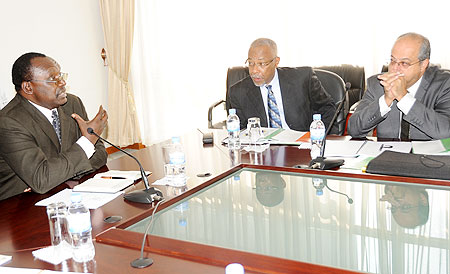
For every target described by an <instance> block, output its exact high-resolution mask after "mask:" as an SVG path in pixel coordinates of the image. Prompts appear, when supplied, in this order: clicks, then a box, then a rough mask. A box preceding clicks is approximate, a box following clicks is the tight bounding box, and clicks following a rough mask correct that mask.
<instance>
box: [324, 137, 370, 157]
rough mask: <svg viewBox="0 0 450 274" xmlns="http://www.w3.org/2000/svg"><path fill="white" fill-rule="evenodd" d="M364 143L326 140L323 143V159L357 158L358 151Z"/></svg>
mask: <svg viewBox="0 0 450 274" xmlns="http://www.w3.org/2000/svg"><path fill="white" fill-rule="evenodd" d="M365 143H366V141H339V140H327V141H326V143H325V153H324V156H325V157H343V158H345V157H349V158H351V157H358V155H359V151H360V149H361V147H362V146H364V144H365Z"/></svg>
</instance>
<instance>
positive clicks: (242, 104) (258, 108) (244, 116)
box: [227, 38, 336, 131]
mask: <svg viewBox="0 0 450 274" xmlns="http://www.w3.org/2000/svg"><path fill="white" fill-rule="evenodd" d="M279 62H280V57H278V56H277V45H276V44H275V42H274V41H272V40H270V39H267V38H260V39H257V40H255V41H254V42H253V43H252V44H251V45H250V49H249V51H248V59H247V61H246V63H247V64H248V69H249V74H250V76H248V77H246V78H244V79H242V80H241V81H239V82H237V83H236V84H234V85H233V86H231V87H230V90H229V93H228V96H229V97H228V98H227V100H228V101H229V102H230V106H231V108H235V109H236V113H237V115H238V116H239V119H240V122H241V128H245V127H247V120H248V118H251V117H259V118H260V120H261V126H263V127H282V128H289V129H293V130H299V131H309V126H310V124H311V122H312V117H313V114H314V113H320V114H322V121H324V123H325V125H328V124H329V122H330V121H331V118H332V117H333V114H334V111H335V109H336V107H335V105H334V101H333V99H332V98H331V96H330V95H329V94H328V93H327V92H326V91H325V90H324V88H323V87H322V85H321V83H320V81H319V79H318V78H317V76H316V75H315V73H314V71H313V70H312V68H310V67H301V68H277V67H278V63H279Z"/></svg>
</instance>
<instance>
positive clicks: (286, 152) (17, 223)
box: [0, 130, 449, 273]
mask: <svg viewBox="0 0 450 274" xmlns="http://www.w3.org/2000/svg"><path fill="white" fill-rule="evenodd" d="M223 138H225V132H222V131H217V130H216V131H214V144H213V145H203V144H202V134H201V132H200V131H198V130H196V131H193V132H191V133H190V134H186V135H183V136H182V137H181V142H182V144H183V147H184V150H185V153H186V168H187V175H188V178H189V179H188V183H187V187H186V188H187V189H191V190H192V189H195V188H196V187H198V186H199V185H202V184H204V183H209V182H211V181H212V180H213V178H215V177H220V176H224V174H229V173H230V169H232V167H235V166H237V165H239V164H240V163H243V164H246V165H250V166H251V165H257V166H262V167H263V168H267V169H274V168H275V169H278V170H287V171H292V170H294V169H293V168H292V167H293V166H297V165H308V164H309V161H310V156H309V150H302V149H298V148H297V147H296V146H271V147H270V148H269V149H268V150H266V151H264V152H262V153H255V152H246V151H231V152H230V151H229V150H228V148H227V147H225V146H223V145H222V144H221V141H222V140H223ZM341 138H342V137H341ZM167 144H168V142H162V143H160V144H156V145H152V146H150V147H147V148H145V149H141V150H139V151H136V152H134V153H133V155H134V156H135V157H136V158H138V159H139V160H140V161H141V163H142V165H143V166H144V168H145V169H146V170H150V171H152V172H153V174H152V176H150V177H149V182H150V183H154V182H156V181H157V180H159V179H161V178H163V176H164V172H163V170H164V147H165V146H166V145H167ZM107 166H108V168H109V169H120V170H137V169H138V165H137V164H136V162H135V161H134V160H133V159H131V158H129V157H126V156H124V157H121V158H118V159H115V160H112V161H109V162H108V164H107ZM105 170H106V168H105ZM303 172H306V173H311V174H328V175H330V174H335V175H336V173H338V174H340V175H341V176H348V177H364V178H375V179H377V178H380V176H381V175H370V174H362V173H361V172H354V171H353V172H347V171H345V172H343V171H336V170H334V171H319V170H305V171H303ZM205 174H210V176H206V177H205V176H204V175H205ZM383 179H385V180H392V181H402V182H418V181H420V182H422V183H431V184H437V185H449V182H448V181H442V180H422V179H417V178H408V177H395V176H384V177H383ZM66 187H67V185H66V184H62V185H60V186H58V187H57V188H55V189H53V190H52V191H50V192H49V193H47V194H43V195H39V194H36V193H23V194H21V195H18V196H15V197H12V198H9V199H6V200H3V201H0V208H2V211H1V212H0V220H1V224H2V225H1V227H0V254H12V255H14V259H13V261H12V262H11V263H9V264H7V265H6V266H21V267H33V268H45V269H55V270H62V269H63V266H62V265H58V266H53V265H50V264H47V263H45V262H41V261H39V260H34V259H33V258H32V255H31V252H30V251H31V250H34V249H37V248H40V247H44V246H48V245H50V236H49V235H50V232H49V225H48V220H47V215H46V212H45V207H38V206H34V204H35V203H36V202H38V201H40V200H42V199H44V198H47V197H49V196H51V195H53V194H55V193H57V192H58V191H60V190H62V189H64V188H66ZM143 188H144V186H143V185H142V183H137V184H136V185H134V186H131V187H130V188H128V189H127V190H126V191H127V192H128V191H133V190H136V189H143ZM158 188H159V189H160V190H161V191H162V192H163V193H164V196H165V197H166V199H167V200H170V199H177V195H178V194H179V193H177V192H176V191H174V190H173V189H172V188H170V187H166V186H158ZM151 208H152V205H148V204H137V203H131V202H127V201H124V200H123V196H122V195H121V196H119V197H117V198H116V199H114V200H113V201H111V202H109V203H108V204H106V205H104V206H102V207H101V208H99V209H96V210H91V216H92V217H91V219H92V225H93V236H94V237H96V236H98V235H99V234H101V233H102V232H105V231H107V230H108V229H110V228H114V227H118V226H123V225H124V224H127V223H129V222H130V220H133V219H135V218H136V217H137V216H140V215H142V214H146V215H149V214H150V213H149V212H150V211H149V210H150V209H151ZM109 216H121V217H122V220H121V221H119V222H118V223H115V224H109V223H106V222H104V219H105V218H107V217H109ZM141 217H142V216H141ZM138 238H140V236H139V237H138V236H136V237H133V240H132V242H134V241H137V240H136V239H138ZM131 246H132V247H133V248H131V249H130V248H127V247H116V246H113V245H111V243H109V244H104V243H96V257H95V261H96V263H95V265H94V266H92V265H91V266H88V268H89V271H91V272H94V273H134V272H138V270H135V269H132V268H130V267H129V262H130V260H131V259H133V258H135V257H137V256H138V255H139V251H138V250H137V249H136V248H135V246H134V244H133V245H131ZM150 256H152V257H155V258H157V259H158V260H159V261H161V263H160V264H158V265H156V264H155V265H154V266H152V267H151V268H148V269H147V271H148V272H149V273H223V272H224V267H223V265H219V266H210V265H206V264H201V263H196V262H189V261H186V260H182V259H180V258H175V257H170V256H163V255H158V254H155V253H151V254H150ZM67 264H68V266H67V269H69V270H72V271H81V272H82V270H80V269H79V266H77V265H74V264H73V263H72V262H71V260H69V261H68V263H67ZM122 267H123V268H122ZM188 269H190V270H192V272H190V271H187V272H186V271H184V272H183V271H182V270H188ZM196 270H198V271H199V272H197V271H196ZM322 270H323V269H322ZM309 273H314V272H309ZM316 273H320V272H316Z"/></svg>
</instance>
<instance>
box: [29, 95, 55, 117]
mask: <svg viewBox="0 0 450 274" xmlns="http://www.w3.org/2000/svg"><path fill="white" fill-rule="evenodd" d="M28 102H30V103H31V104H32V105H33V106H34V107H36V108H37V109H38V110H39V111H40V112H41V113H42V114H44V116H45V117H46V118H47V119H48V120H49V122H50V123H51V122H52V121H53V118H52V111H53V110H56V111H57V109H56V108H54V109H48V108H46V107H43V106H40V105H38V104H35V103H33V102H31V101H30V100H28Z"/></svg>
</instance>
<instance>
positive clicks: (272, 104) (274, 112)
mask: <svg viewBox="0 0 450 274" xmlns="http://www.w3.org/2000/svg"><path fill="white" fill-rule="evenodd" d="M266 88H267V91H268V93H267V95H268V96H267V104H268V106H269V108H268V109H269V126H270V127H273V128H280V127H281V119H280V111H279V110H278V106H277V101H276V100H275V96H274V95H273V91H272V85H266Z"/></svg>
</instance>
